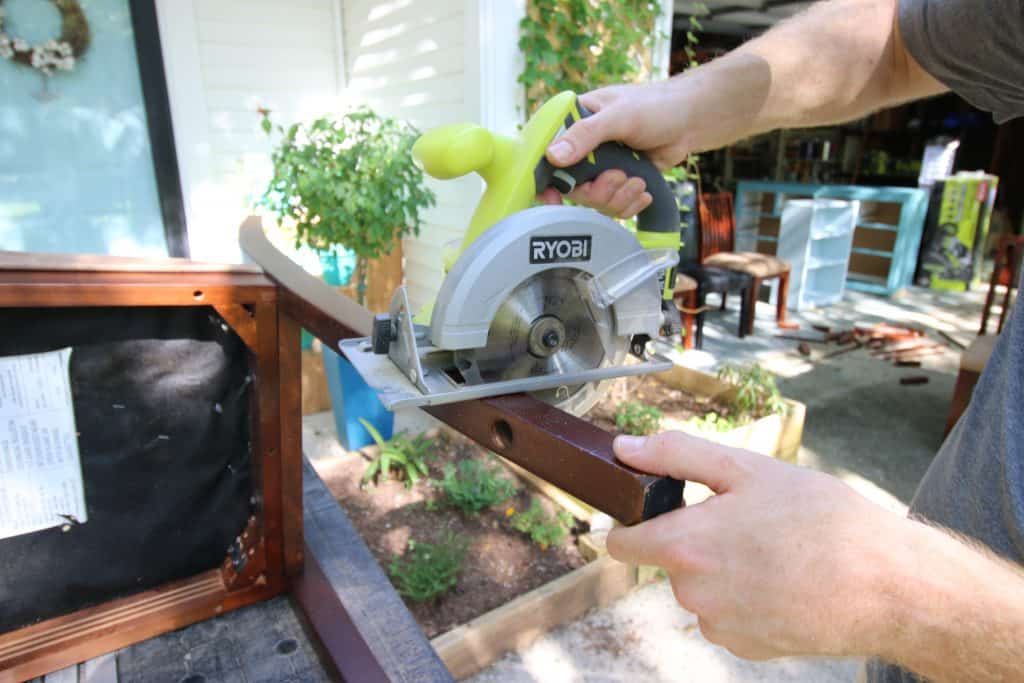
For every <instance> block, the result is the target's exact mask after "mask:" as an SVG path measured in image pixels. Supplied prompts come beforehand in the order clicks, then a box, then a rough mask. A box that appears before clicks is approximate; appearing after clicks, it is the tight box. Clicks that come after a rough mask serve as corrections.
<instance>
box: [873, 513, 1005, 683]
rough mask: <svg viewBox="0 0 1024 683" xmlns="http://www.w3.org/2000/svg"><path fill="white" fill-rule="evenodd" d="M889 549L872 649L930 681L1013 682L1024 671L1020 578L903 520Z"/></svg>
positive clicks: (977, 551)
mask: <svg viewBox="0 0 1024 683" xmlns="http://www.w3.org/2000/svg"><path fill="white" fill-rule="evenodd" d="M907 525H908V526H907V529H906V533H905V534H903V537H902V538H903V540H904V541H905V543H904V544H903V545H902V547H899V548H893V554H892V555H891V559H892V564H891V566H890V567H888V569H889V570H891V571H890V578H889V580H887V581H885V582H884V585H883V586H881V587H880V588H881V590H882V592H883V594H884V596H883V597H884V598H885V600H884V601H883V603H884V604H887V605H888V607H887V608H885V612H884V613H883V614H882V615H879V623H878V624H877V625H878V626H879V628H878V629H877V631H876V632H875V634H876V638H877V642H876V643H875V647H874V648H873V649H875V650H876V654H879V655H880V656H881V657H883V658H884V659H887V660H889V661H892V662H895V663H897V664H900V665H901V666H904V667H906V668H907V669H910V670H912V671H915V672H917V673H919V674H921V675H924V676H926V677H927V678H928V679H929V680H934V681H938V682H941V681H958V682H959V681H965V682H971V681H979V682H980V681H1015V680H1020V675H1021V672H1022V671H1024V648H1022V647H1021V644H1022V643H1024V574H1022V573H1021V570H1020V568H1019V567H1017V566H1016V565H1011V564H1010V563H1008V562H1005V561H1004V560H1001V559H999V558H996V557H995V556H993V555H992V554H991V553H989V552H988V551H987V550H985V549H981V548H977V547H974V546H973V545H972V544H970V543H969V542H963V541H960V540H958V539H956V538H954V537H953V536H951V535H949V534H948V533H946V532H944V531H941V530H939V529H934V528H932V527H928V526H925V525H923V524H919V523H917V522H909V521H908V522H907Z"/></svg>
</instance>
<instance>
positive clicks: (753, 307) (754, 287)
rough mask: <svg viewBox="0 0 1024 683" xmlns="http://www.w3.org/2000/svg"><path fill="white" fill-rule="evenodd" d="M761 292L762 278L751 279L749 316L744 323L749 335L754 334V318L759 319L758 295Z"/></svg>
mask: <svg viewBox="0 0 1024 683" xmlns="http://www.w3.org/2000/svg"><path fill="white" fill-rule="evenodd" d="M760 291H761V278H759V277H755V278H751V280H750V289H749V290H748V291H747V315H746V320H745V322H744V325H745V326H746V330H747V334H754V318H756V317H757V294H758V292H760Z"/></svg>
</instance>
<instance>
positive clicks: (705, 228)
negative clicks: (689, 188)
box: [700, 192, 736, 263]
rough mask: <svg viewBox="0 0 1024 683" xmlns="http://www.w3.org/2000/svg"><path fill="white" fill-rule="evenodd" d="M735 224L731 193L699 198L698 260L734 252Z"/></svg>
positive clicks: (705, 195)
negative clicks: (721, 253)
mask: <svg viewBox="0 0 1024 683" xmlns="http://www.w3.org/2000/svg"><path fill="white" fill-rule="evenodd" d="M735 229H736V223H735V218H734V216H733V211H732V192H719V193H717V194H708V193H705V194H702V195H701V196H700V260H701V262H702V263H703V262H704V260H705V259H706V258H708V257H709V256H713V255H714V254H718V253H720V252H723V251H724V252H730V251H735V244H736V242H735V232H736V230H735Z"/></svg>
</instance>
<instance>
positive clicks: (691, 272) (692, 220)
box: [670, 182, 751, 349]
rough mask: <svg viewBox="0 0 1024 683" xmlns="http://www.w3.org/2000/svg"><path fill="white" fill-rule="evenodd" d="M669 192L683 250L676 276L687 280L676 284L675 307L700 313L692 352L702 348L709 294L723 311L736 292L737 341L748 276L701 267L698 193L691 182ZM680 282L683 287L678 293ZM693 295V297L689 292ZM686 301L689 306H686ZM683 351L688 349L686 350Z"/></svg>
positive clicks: (742, 333) (744, 315)
mask: <svg viewBox="0 0 1024 683" xmlns="http://www.w3.org/2000/svg"><path fill="white" fill-rule="evenodd" d="M670 185H671V186H672V191H673V192H674V193H675V195H676V200H677V201H678V202H679V206H680V211H679V232H680V236H681V237H682V243H683V244H682V247H680V249H679V266H678V267H677V269H676V270H677V272H678V273H679V274H680V277H682V276H685V277H686V280H679V279H677V280H676V295H675V300H676V305H677V306H682V307H689V308H690V310H694V311H699V312H698V313H696V314H695V318H694V321H695V323H696V324H695V327H696V329H695V330H694V336H693V348H698V349H699V348H701V347H702V346H703V344H704V313H703V311H704V300H705V298H706V297H707V295H708V294H709V293H714V294H718V295H720V296H721V297H722V309H723V310H724V309H725V303H726V298H727V297H728V295H729V293H730V292H737V293H739V295H740V322H739V327H738V330H737V334H738V335H739V336H740V337H743V336H745V335H746V330H747V328H746V326H745V322H746V320H747V317H748V316H747V301H748V296H747V292H748V291H749V290H750V286H751V279H750V276H749V275H746V274H744V273H739V272H736V271H732V270H726V269H724V268H716V267H714V266H708V265H704V264H703V263H701V260H700V253H701V229H700V225H699V221H700V213H699V211H698V210H697V203H698V202H697V190H696V187H695V186H694V184H693V183H690V182H682V183H678V182H673V183H670ZM689 281H692V282H695V283H696V290H691V289H690V287H689ZM680 282H682V283H684V284H683V285H682V289H680V287H681V285H680ZM691 291H693V293H692V295H691V294H690V292H691ZM687 297H691V298H689V301H691V304H687V303H685V301H684V299H686V298H687ZM686 348H691V347H689V346H687V347H686Z"/></svg>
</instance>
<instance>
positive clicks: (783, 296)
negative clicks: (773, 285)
mask: <svg viewBox="0 0 1024 683" xmlns="http://www.w3.org/2000/svg"><path fill="white" fill-rule="evenodd" d="M788 299H789V273H788V272H785V273H782V274H781V275H779V296H778V299H777V300H776V302H775V322H776V323H779V324H782V323H784V322H786V306H787V305H788V304H789V301H788Z"/></svg>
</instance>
